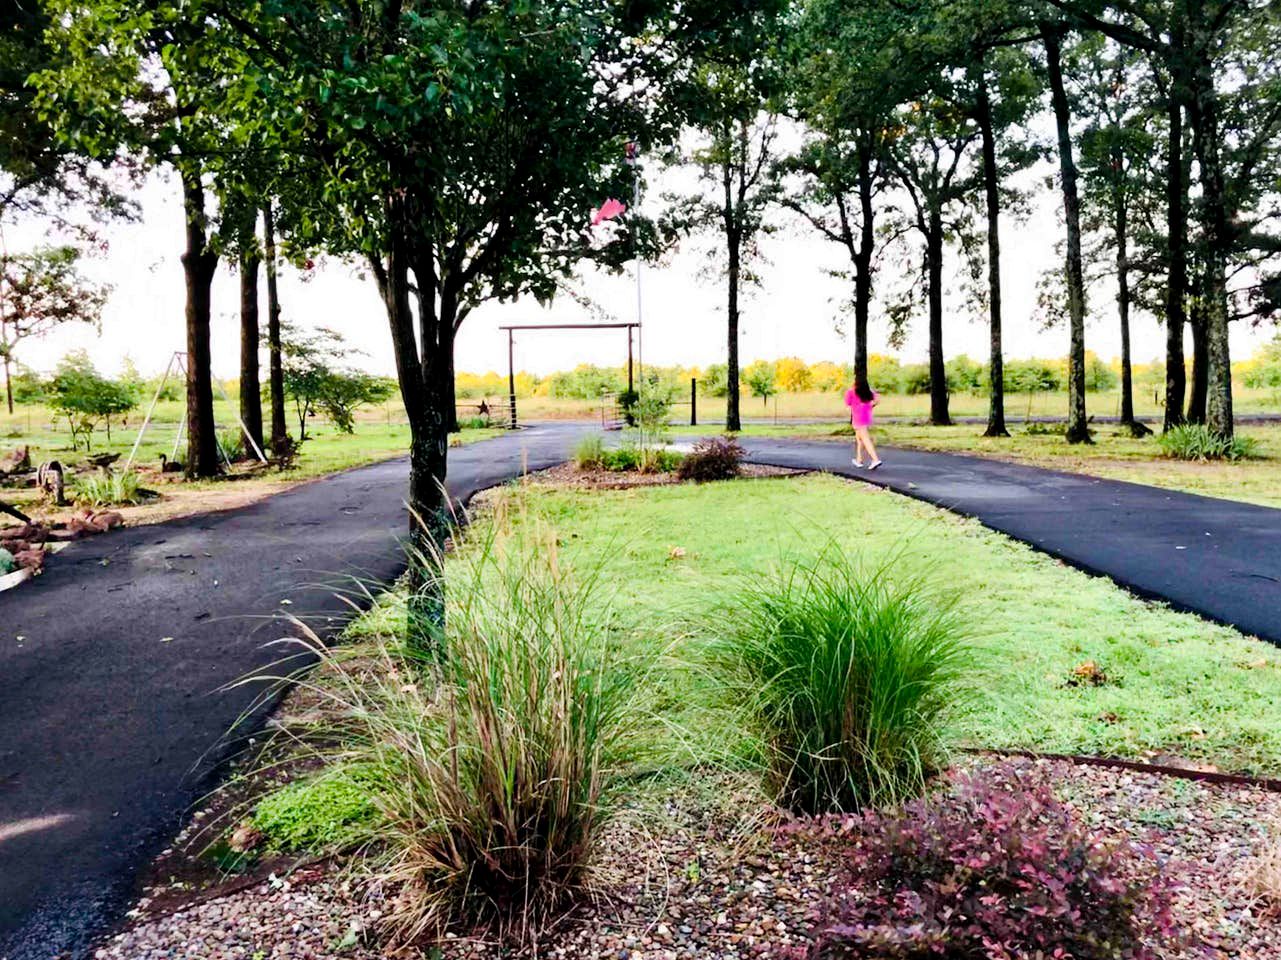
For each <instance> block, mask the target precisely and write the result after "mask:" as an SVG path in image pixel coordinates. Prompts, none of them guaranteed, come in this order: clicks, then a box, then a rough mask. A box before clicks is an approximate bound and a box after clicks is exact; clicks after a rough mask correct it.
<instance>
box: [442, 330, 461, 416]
mask: <svg viewBox="0 0 1281 960" xmlns="http://www.w3.org/2000/svg"><path fill="white" fill-rule="evenodd" d="M454 335H455V330H454V323H453V321H452V320H451V321H450V322H449V323H444V322H443V321H442V323H441V325H440V351H441V358H440V363H441V367H442V371H441V394H442V398H443V400H444V414H445V432H446V433H457V432H458V388H457V384H456V380H457V376H456V374H455V372H454Z"/></svg>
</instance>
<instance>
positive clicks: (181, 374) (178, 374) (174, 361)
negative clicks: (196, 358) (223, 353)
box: [124, 350, 268, 470]
mask: <svg viewBox="0 0 1281 960" xmlns="http://www.w3.org/2000/svg"><path fill="white" fill-rule="evenodd" d="M171 374H172V375H173V376H174V379H176V380H179V379H181V380H185V379H186V376H187V354H186V352H185V351H182V350H175V351H174V354H173V356H171V357H170V358H169V363H168V364H167V365H166V366H165V373H164V376H163V377H161V378H160V383H159V385H158V386H157V387H156V392H155V395H154V396H152V398H151V403H150V405H149V406H148V407H147V415H146V416H145V417H143V418H142V426H141V427H139V428H138V436H137V437H135V438H134V441H133V448H132V449H131V450H130V451H129V457H128V459H126V460H125V466H124V469H126V470H128V469H129V467H130V466H131V465H132V464H133V462H134V458H135V457H137V455H138V447H139V446H141V445H142V438H143V437H144V436H145V435H146V433H147V427H148V426H150V425H151V416H152V414H153V413H155V412H156V404H157V403H158V402H159V400H160V395H161V394H162V393H164V389H165V384H167V383H168V382H169V377H170V375H171ZM209 379H210V380H211V381H212V382H213V383H214V384H215V385H217V387H218V393H219V395H220V396H221V397H222V399H223V400H225V401H227V403H231V398H230V397H229V396H227V390H226V388H225V387H224V386H223V385H222V381H221V380H219V379H218V378H217V377H210V378H209ZM236 422H237V423H238V424H240V432H241V433H242V434H244V437H245V439H246V440H247V441H248V442H249V445H250V446H251V447H253V451H254V455H255V456H256V457H257V458H258V459H259V460H260V461H262V462H263V463H267V462H268V461H267V455H266V454H265V453H263V452H262V447H260V446H259V445H258V441H257V440H255V439H254V438H253V437H252V436H250V434H249V428H248V427H246V426H245V421H244V420H243V419H241V417H240V411H238V410H237V411H236ZM186 431H187V418H186V417H185V416H184V417H183V418H182V419H181V420H179V421H178V435H177V436H176V437H174V441H173V452H172V453H170V454H169V459H170V460H177V459H178V450H179V449H180V448H181V446H182V438H183V435H184V434H185V433H186ZM214 443H215V444H216V445H217V447H218V452H219V453H221V454H222V459H223V462H224V463H225V464H226V465H227V468H228V469H231V458H230V457H229V456H227V451H226V450H224V449H223V446H222V441H221V440H219V439H218V434H217V432H216V431H215V433H214Z"/></svg>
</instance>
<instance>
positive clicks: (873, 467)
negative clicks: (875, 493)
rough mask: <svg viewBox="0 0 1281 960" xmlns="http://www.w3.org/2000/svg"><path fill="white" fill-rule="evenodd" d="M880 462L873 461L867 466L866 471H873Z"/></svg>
mask: <svg viewBox="0 0 1281 960" xmlns="http://www.w3.org/2000/svg"><path fill="white" fill-rule="evenodd" d="M882 462H883V461H880V460H873V461H872V462H871V463H869V464H868V465H867V469H869V470H875V469H876V468H877V467H879V466H880V465H881V463H882Z"/></svg>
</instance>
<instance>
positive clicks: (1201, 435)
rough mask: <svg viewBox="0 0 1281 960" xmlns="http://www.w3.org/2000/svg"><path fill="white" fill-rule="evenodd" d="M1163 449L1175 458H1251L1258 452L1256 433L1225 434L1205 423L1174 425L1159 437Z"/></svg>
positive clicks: (1163, 451) (1158, 441) (1167, 454)
mask: <svg viewBox="0 0 1281 960" xmlns="http://www.w3.org/2000/svg"><path fill="white" fill-rule="evenodd" d="M1157 443H1159V444H1160V445H1161V451H1162V453H1164V454H1165V455H1166V456H1167V457H1172V458H1173V459H1175V460H1248V459H1249V458H1250V457H1253V456H1256V455H1257V451H1258V446H1259V445H1258V443H1257V441H1255V439H1254V438H1253V437H1239V436H1233V437H1223V436H1220V435H1219V434H1217V433H1215V432H1214V431H1213V430H1211V429H1210V428H1209V427H1207V426H1206V425H1205V424H1203V423H1185V424H1183V425H1182V426H1178V427H1172V428H1170V429H1169V430H1167V431H1166V432H1165V433H1163V434H1161V436H1160V437H1159V438H1158V439H1157Z"/></svg>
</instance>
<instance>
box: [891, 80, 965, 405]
mask: <svg viewBox="0 0 1281 960" xmlns="http://www.w3.org/2000/svg"><path fill="white" fill-rule="evenodd" d="M898 116H899V121H900V124H901V130H902V133H901V134H900V136H899V137H898V138H897V139H896V141H895V143H894V149H893V152H892V154H891V164H892V166H893V171H894V176H895V178H896V180H897V181H898V183H899V185H900V186H901V187H902V188H903V189H904V191H905V192H906V193H907V196H908V199H909V203H910V206H909V207H908V210H907V212H906V221H907V225H908V226H909V227H910V228H911V229H914V230H915V231H916V232H917V233H919V234H920V236H921V238H922V240H923V241H924V243H923V246H924V258H923V273H924V275H925V285H924V286H925V294H926V298H927V301H928V312H929V368H930V422H931V423H932V424H934V425H936V426H946V425H948V424H950V423H951V422H952V418H951V416H950V414H949V412H948V391H947V372H946V368H945V365H944V362H943V252H944V247H945V245H946V242H947V240H948V238H949V237H951V236H957V235H958V234H959V233H960V232H961V231H962V230H963V229H965V227H966V224H965V222H964V220H963V213H964V209H963V201H965V200H966V198H967V197H969V196H970V195H971V194H972V192H973V189H974V174H973V171H972V170H971V169H970V168H969V166H968V165H967V164H966V163H964V162H963V161H964V160H965V156H966V151H967V150H968V149H969V147H970V146H971V145H972V144H973V142H974V140H975V139H976V138H977V137H978V135H979V131H978V128H977V127H976V126H975V124H974V123H973V122H972V121H971V120H970V118H969V117H968V115H967V114H966V113H965V112H964V111H962V110H960V109H958V108H957V106H956V104H955V102H954V101H953V100H952V99H950V98H948V97H944V96H940V95H939V94H938V93H937V92H930V93H927V94H926V95H924V96H922V98H921V99H919V100H915V101H913V102H911V103H907V104H905V105H904V106H902V107H901V108H900V109H899V111H898ZM918 291H919V286H917V285H914V286H913V287H912V288H911V289H910V290H909V292H908V296H907V300H906V302H905V303H902V304H899V305H898V306H897V307H896V308H895V309H894V311H892V313H893V314H896V315H897V316H898V319H897V320H896V321H895V322H897V323H899V324H902V323H903V319H902V318H903V315H904V314H905V313H906V311H907V310H908V309H910V307H911V305H912V304H914V303H915V302H916V298H917V296H918ZM892 320H894V318H893V317H892Z"/></svg>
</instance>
